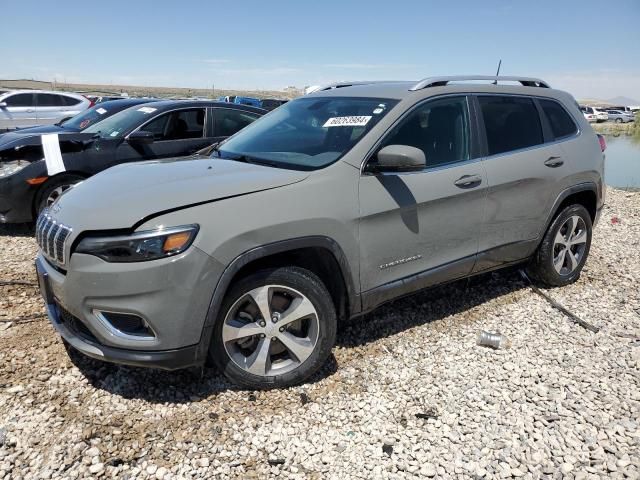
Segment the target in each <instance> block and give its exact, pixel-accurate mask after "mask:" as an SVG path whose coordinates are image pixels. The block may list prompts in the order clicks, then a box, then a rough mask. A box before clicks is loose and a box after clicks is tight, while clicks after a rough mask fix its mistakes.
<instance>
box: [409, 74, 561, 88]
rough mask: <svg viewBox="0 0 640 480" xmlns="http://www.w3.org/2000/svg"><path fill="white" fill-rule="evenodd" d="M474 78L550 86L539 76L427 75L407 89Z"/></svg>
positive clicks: (529, 85)
mask: <svg viewBox="0 0 640 480" xmlns="http://www.w3.org/2000/svg"><path fill="white" fill-rule="evenodd" d="M474 80H486V81H491V82H494V84H496V85H497V83H498V82H520V83H521V84H522V85H523V86H524V87H540V88H551V87H549V84H548V83H547V82H545V81H544V80H540V79H539V78H529V77H494V76H487V75H459V76H452V77H427V78H423V79H422V80H420V81H419V82H418V83H416V84H415V85H414V86H413V87H411V88H410V89H409V90H411V91H416V90H422V89H423V88H429V87H444V86H445V85H447V84H448V83H450V82H468V81H474Z"/></svg>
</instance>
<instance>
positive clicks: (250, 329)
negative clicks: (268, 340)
mask: <svg viewBox="0 0 640 480" xmlns="http://www.w3.org/2000/svg"><path fill="white" fill-rule="evenodd" d="M263 332H264V329H263V328H262V327H261V326H260V325H258V324H257V323H255V322H252V323H243V322H241V321H239V320H236V319H233V320H231V321H229V322H227V323H225V325H224V327H223V328H222V340H223V341H224V342H225V343H227V342H231V341H234V340H240V339H242V338H247V337H251V336H253V335H259V334H261V333H263Z"/></svg>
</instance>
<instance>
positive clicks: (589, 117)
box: [580, 108, 598, 123]
mask: <svg viewBox="0 0 640 480" xmlns="http://www.w3.org/2000/svg"><path fill="white" fill-rule="evenodd" d="M580 110H582V108H581V109H580ZM582 114H583V115H584V118H586V119H587V122H589V123H596V122H597V121H598V117H596V115H595V113H587V112H585V111H584V110H582Z"/></svg>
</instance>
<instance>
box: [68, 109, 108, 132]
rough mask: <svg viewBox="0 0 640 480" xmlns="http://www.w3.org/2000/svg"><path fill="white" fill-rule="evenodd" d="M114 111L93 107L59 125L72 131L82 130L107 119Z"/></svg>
mask: <svg viewBox="0 0 640 480" xmlns="http://www.w3.org/2000/svg"><path fill="white" fill-rule="evenodd" d="M114 109H115V107H109V106H105V105H97V106H95V107H92V108H90V109H89V110H85V111H84V112H82V113H79V114H78V115H76V116H75V117H71V118H70V119H69V120H67V121H65V122H62V123H61V125H62V126H63V127H64V128H69V129H72V130H84V129H85V128H87V127H88V126H90V125H93V124H94V123H98V122H99V121H101V120H103V119H105V118H107V117H108V116H109V115H111V112H112V111H113V110H114Z"/></svg>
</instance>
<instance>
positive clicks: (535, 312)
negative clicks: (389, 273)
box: [0, 190, 640, 479]
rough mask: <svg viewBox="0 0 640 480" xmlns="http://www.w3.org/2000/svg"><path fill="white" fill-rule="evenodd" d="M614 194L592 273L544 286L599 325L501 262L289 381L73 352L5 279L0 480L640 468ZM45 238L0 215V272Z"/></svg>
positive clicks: (365, 322)
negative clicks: (500, 342)
mask: <svg viewBox="0 0 640 480" xmlns="http://www.w3.org/2000/svg"><path fill="white" fill-rule="evenodd" d="M607 202H608V205H607V206H606V208H605V210H604V213H603V216H602V220H601V222H600V225H599V226H598V228H597V229H596V231H595V236H594V242H593V245H592V250H591V256H590V258H589V260H588V262H587V265H586V268H585V270H584V272H583V274H582V276H581V278H580V280H579V281H578V282H577V283H576V284H574V285H571V286H569V287H566V288H563V289H553V290H548V291H546V293H548V294H549V295H550V296H551V297H553V298H554V299H555V300H557V301H559V302H560V303H562V304H563V305H564V306H565V307H567V308H568V309H569V310H570V311H572V312H573V313H575V314H576V315H578V316H580V317H581V318H582V319H583V320H585V321H588V322H590V323H592V324H594V325H597V326H598V327H600V328H601V330H600V332H599V333H597V334H595V333H591V332H589V331H587V330H586V329H584V328H582V327H580V326H578V325H576V324H574V323H572V322H571V321H570V320H569V319H568V317H567V316H565V315H564V314H563V313H561V312H559V311H558V310H556V309H554V308H553V307H552V306H551V305H550V304H549V303H548V302H547V301H546V300H545V299H543V298H542V297H541V296H540V295H538V294H536V293H535V292H534V291H532V290H531V288H529V287H528V286H527V285H526V283H525V282H524V281H523V280H522V279H521V277H520V276H519V274H518V272H516V271H509V272H501V273H493V274H489V275H485V276H482V277H478V278H475V279H472V280H470V281H463V282H458V283H455V284H451V285H448V286H445V287H440V288H436V289H433V290H430V291H427V292H424V293H420V294H417V295H414V296H412V297H410V298H407V299H403V300H399V301H396V302H394V303H392V304H389V305H387V306H385V307H383V308H380V309H379V310H377V311H375V312H374V313H372V314H370V315H368V316H367V317H365V318H364V319H361V321H357V322H353V323H350V324H349V325H346V326H345V327H344V328H342V329H341V331H340V333H339V336H338V345H337V346H336V348H335V349H334V357H333V359H332V361H331V362H330V363H329V365H327V367H326V368H325V369H324V370H323V371H322V372H321V373H320V374H319V375H318V376H317V377H316V378H314V379H313V381H312V382H310V383H308V384H306V385H303V386H300V387H296V388H292V389H288V390H281V391H266V392H265V391H261V392H247V391H241V390H238V389H235V388H234V387H232V386H231V385H230V384H229V383H228V382H227V381H226V380H224V379H223V378H222V377H221V376H219V375H218V374H217V373H216V372H215V371H213V370H205V371H204V373H202V375H201V374H200V372H198V373H196V372H192V371H187V372H185V371H182V372H174V373H166V372H159V371H151V370H145V369H136V368H128V367H119V366H114V365H108V364H101V363H99V362H96V361H92V360H89V359H84V358H80V357H74V361H73V363H72V361H70V359H69V357H68V355H67V354H66V352H65V349H64V347H63V345H62V343H61V342H60V340H59V339H58V337H57V336H56V335H55V334H54V331H53V329H52V327H51V326H49V324H48V322H47V321H46V320H45V319H44V318H42V317H41V316H40V315H42V314H43V305H42V302H41V300H40V299H39V297H38V294H37V291H36V288H35V287H34V286H32V285H6V284H0V478H12V479H20V478H51V477H66V478H89V477H94V478H95V477H101V476H104V477H120V478H158V479H162V478H165V479H168V478H203V477H209V478H243V479H244V478H264V477H268V476H273V477H275V476H278V477H281V478H312V479H313V478H405V477H411V476H416V477H421V478H424V477H438V478H451V477H457V478H482V477H484V478H505V477H523V478H561V477H565V478H639V477H640V429H639V422H640V293H639V289H638V285H639V284H640V253H639V251H640V193H630V192H622V191H616V190H609V192H608V197H607ZM35 252H36V247H35V244H34V241H33V239H32V238H31V237H30V235H29V231H28V229H27V228H24V229H20V228H12V229H8V228H6V227H0V272H1V274H0V281H2V282H4V281H7V280H14V281H25V282H33V280H34V272H33V266H32V260H33V257H34V254H35ZM482 329H487V330H499V331H500V332H502V333H503V334H505V335H506V336H507V337H508V338H509V339H510V342H511V346H510V348H508V349H503V350H497V351H494V350H490V349H487V348H484V347H479V346H477V345H476V336H477V334H478V332H479V331H480V330H482Z"/></svg>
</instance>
